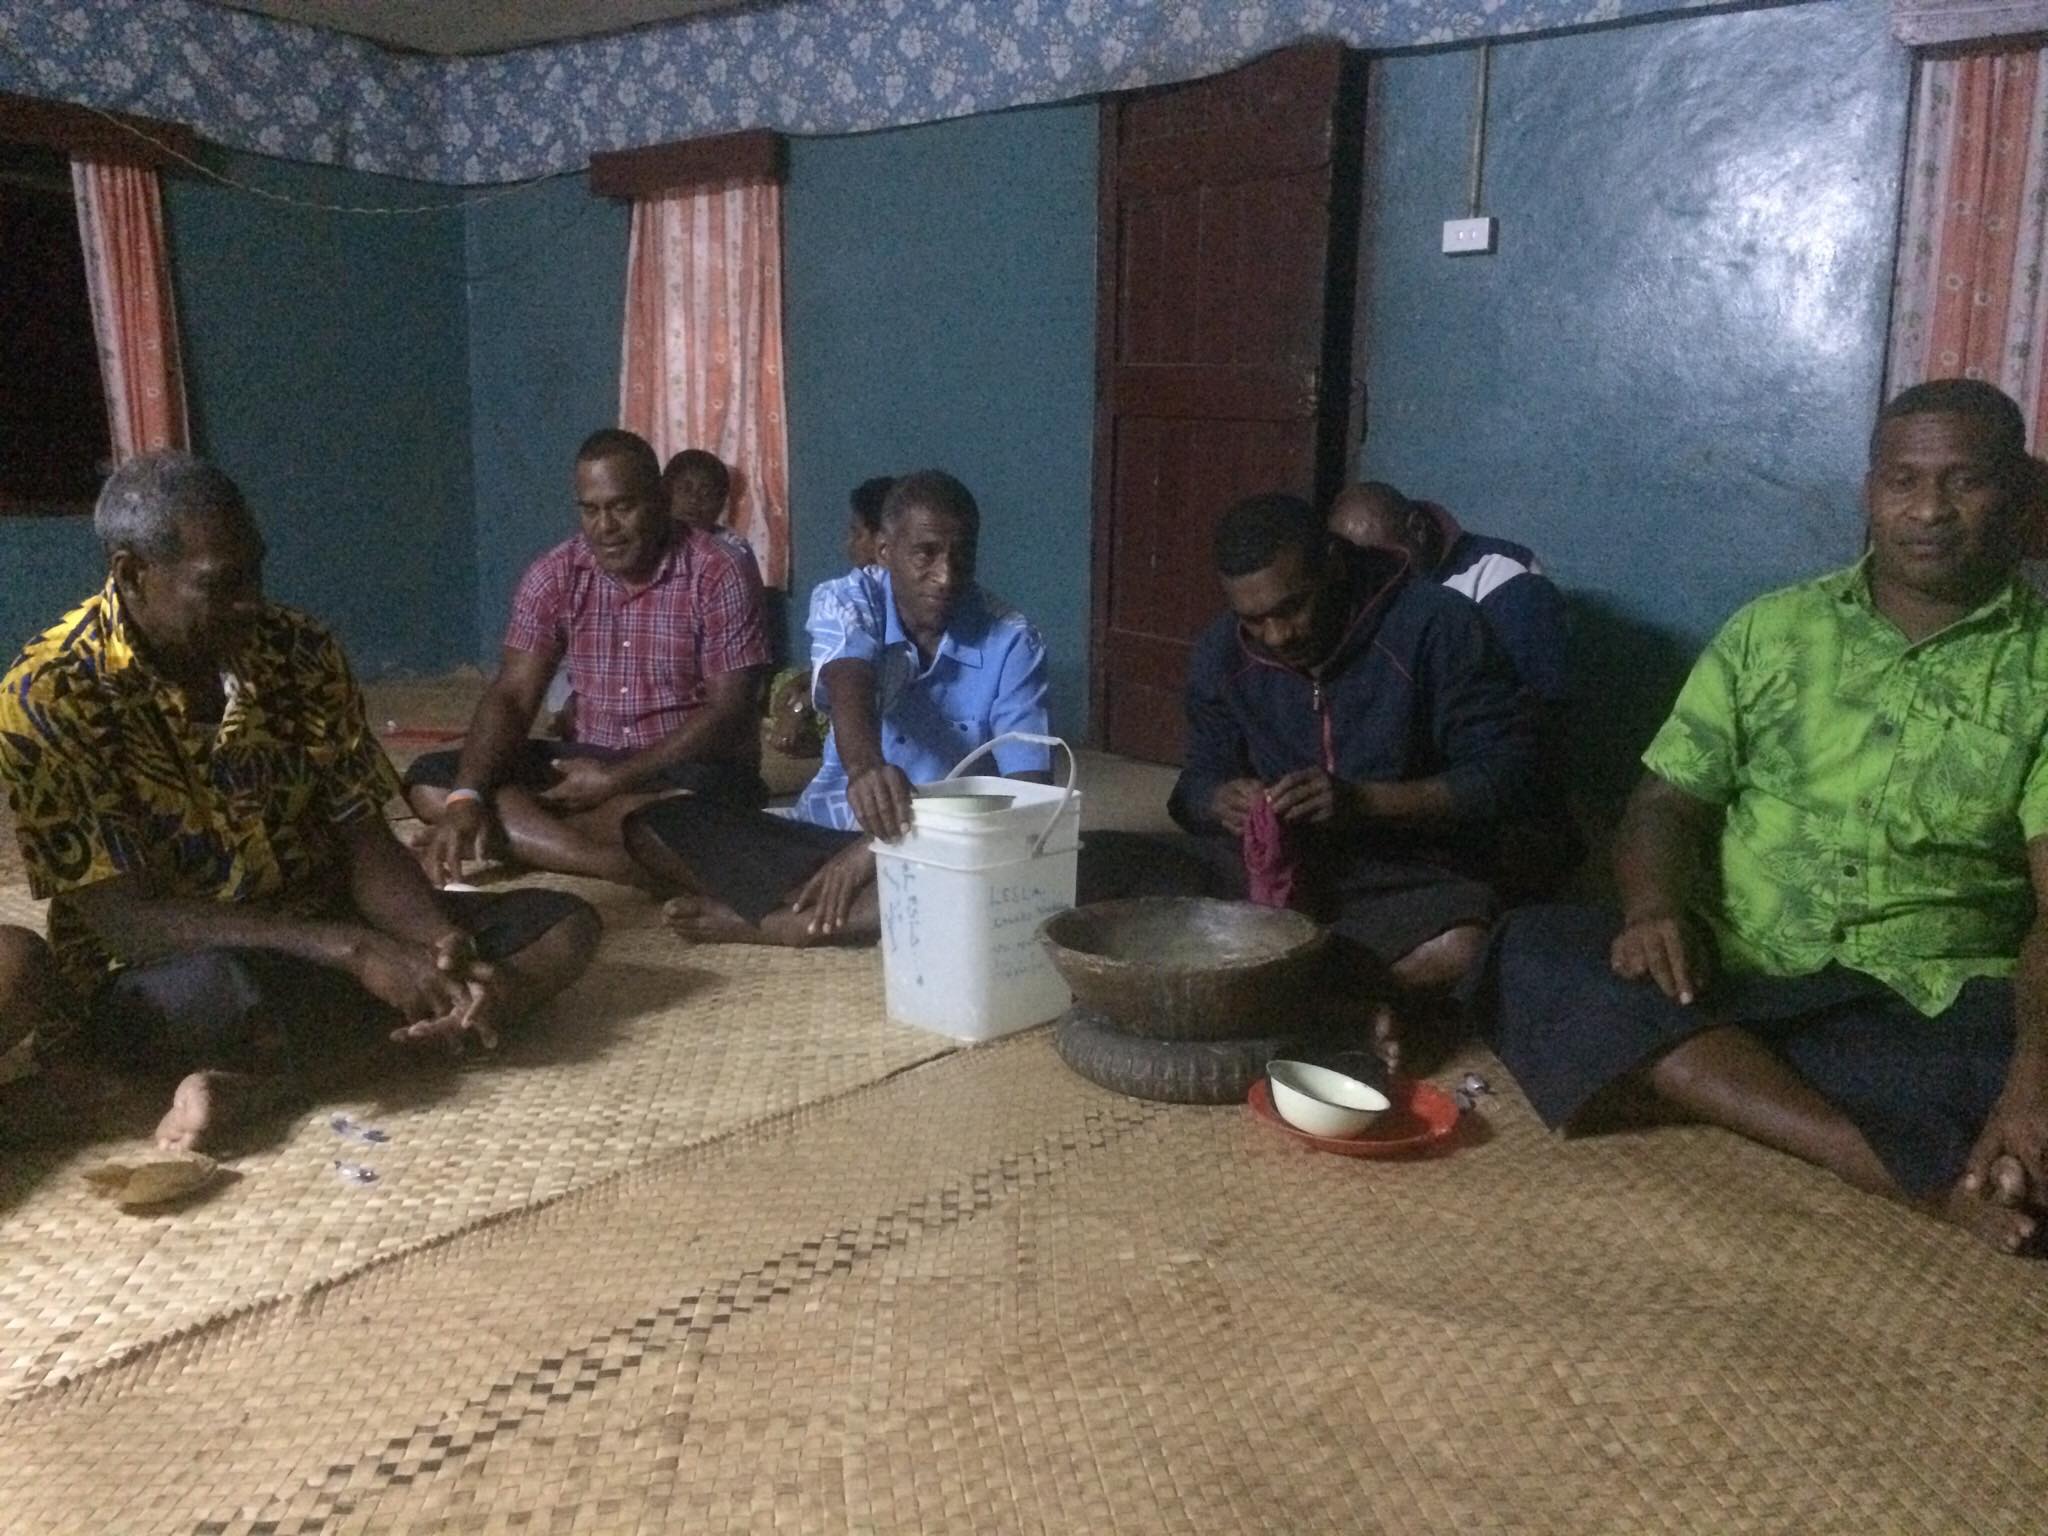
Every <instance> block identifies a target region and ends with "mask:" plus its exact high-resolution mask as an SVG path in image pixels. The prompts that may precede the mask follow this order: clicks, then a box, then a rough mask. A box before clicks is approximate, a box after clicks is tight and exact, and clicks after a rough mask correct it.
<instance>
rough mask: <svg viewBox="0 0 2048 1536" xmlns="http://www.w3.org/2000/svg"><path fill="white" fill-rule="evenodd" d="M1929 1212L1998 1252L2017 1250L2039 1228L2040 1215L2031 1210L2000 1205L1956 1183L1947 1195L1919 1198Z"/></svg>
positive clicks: (2027, 1244) (2031, 1240)
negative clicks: (1923, 1199) (1925, 1198)
mask: <svg viewBox="0 0 2048 1536" xmlns="http://www.w3.org/2000/svg"><path fill="white" fill-rule="evenodd" d="M1922 1205H1923V1207H1924V1209H1926V1210H1927V1212H1928V1213H1929V1214H1930V1215H1933V1216H1935V1217H1937V1218H1939V1219H1940V1220H1942V1221H1945V1222H1947V1223H1948V1224H1949V1225H1950V1226H1954V1227H1961V1228H1962V1229H1963V1230H1964V1231H1965V1232H1967V1233H1969V1234H1970V1235H1971V1236H1972V1237H1974V1238H1976V1239H1977V1241H1979V1242H1980V1243H1984V1244H1986V1245H1988V1246H1989V1247H1992V1248H1996V1249H1997V1250H1998V1251H1999V1252H2000V1253H2018V1252H2020V1251H2021V1250H2022V1249H2024V1248H2026V1247H2028V1246H2029V1245H2030V1244H2031V1243H2032V1242H2033V1240H2034V1237H2035V1235H2036V1234H2037V1233H2038V1232H2039V1231H2040V1228H2041V1222H2040V1218H2038V1217H2037V1216H2035V1215H2034V1214H2033V1213H2032V1212H2030V1211H2024V1210H2019V1209H2017V1208H2015V1207H2013V1206H2010V1205H2002V1204H2000V1203H1999V1202H1998V1201H1996V1200H1993V1199H1990V1198H1988V1197H1986V1196H1985V1195H1982V1194H1977V1193H1973V1192H1972V1191H1969V1190H1966V1189H1964V1188H1963V1187H1962V1185H1960V1184H1958V1185H1957V1186H1956V1187H1955V1188H1954V1189H1952V1190H1950V1191H1949V1192H1948V1193H1947V1194H1946V1195H1934V1196H1930V1197H1929V1198H1928V1199H1927V1200H1925V1201H1924V1202H1922Z"/></svg>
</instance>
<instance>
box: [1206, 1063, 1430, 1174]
mask: <svg viewBox="0 0 2048 1536" xmlns="http://www.w3.org/2000/svg"><path fill="white" fill-rule="evenodd" d="M1387 1097H1388V1098H1390V1099H1392V1100H1393V1107H1392V1108H1391V1109H1389V1110H1388V1111H1387V1112H1386V1113H1385V1114H1384V1115H1382V1116H1380V1118H1379V1119H1378V1120H1376V1121H1375V1122H1373V1124H1372V1125H1371V1126H1369V1127H1368V1128H1367V1129H1366V1130H1365V1132H1364V1133H1363V1134H1361V1135H1358V1136H1342V1137H1337V1136H1311V1135H1310V1134H1309V1133H1308V1132H1307V1131H1299V1130H1296V1129H1295V1128H1294V1127H1293V1126H1291V1125H1289V1124H1288V1123H1287V1122H1286V1121H1285V1120H1282V1119H1281V1118H1280V1115H1279V1112H1278V1111H1276V1110H1275V1109H1274V1108H1273V1095H1272V1092H1271V1091H1270V1090H1269V1089H1268V1088H1267V1086H1266V1080H1265V1078H1263V1077H1261V1078H1260V1079H1259V1080H1258V1081H1257V1082H1255V1083H1253V1084H1252V1091H1251V1095H1250V1097H1249V1098H1247V1099H1246V1101H1245V1103H1246V1106H1247V1107H1248V1108H1249V1109H1250V1110H1251V1112H1252V1118H1253V1119H1255V1120H1263V1121H1264V1122H1265V1123H1266V1124H1268V1125H1270V1126H1272V1127H1273V1128H1274V1129H1275V1130H1277V1131H1279V1132H1280V1133H1281V1134H1282V1135H1285V1136H1291V1137H1293V1138H1294V1139H1295V1140H1296V1141H1298V1142H1300V1143H1301V1144H1302V1145H1303V1146H1308V1147H1314V1148H1315V1149H1316V1150H1317V1151H1319V1152H1335V1153H1336V1154H1337V1155H1338V1156H1340V1157H1413V1156H1417V1155H1420V1154H1424V1153H1428V1152H1433V1151H1436V1150H1437V1149H1439V1148H1441V1147H1443V1146H1445V1145H1447V1144H1448V1143H1449V1141H1450V1139H1451V1137H1452V1136H1453V1135H1455V1134H1456V1133H1457V1129H1458V1106H1457V1105H1456V1104H1454V1103H1452V1102H1451V1096H1450V1095H1449V1094H1447V1093H1445V1092H1444V1091H1443V1089H1441V1088H1439V1087H1437V1085H1436V1084H1435V1083H1428V1082H1422V1081H1420V1080H1416V1079H1411V1078H1405V1077H1396V1078H1393V1079H1392V1080H1390V1081H1389V1083H1388V1084H1387Z"/></svg>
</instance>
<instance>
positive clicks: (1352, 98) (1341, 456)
mask: <svg viewBox="0 0 2048 1536" xmlns="http://www.w3.org/2000/svg"><path fill="white" fill-rule="evenodd" d="M1297 46H1302V47H1327V48H1335V49H1338V50H1339V51H1340V52H1341V53H1342V61H1341V66H1340V70H1339V75H1338V84H1337V96H1336V101H1335V105H1334V111H1335V117H1336V121H1335V123H1334V124H1333V126H1332V131H1331V139H1330V180H1331V190H1330V219H1329V231H1328V235H1327V240H1328V248H1327V250H1326V252H1325V255H1324V272H1325V278H1324V310H1323V347H1322V358H1321V362H1320V364H1319V367H1318V369H1317V375H1316V390H1317V399H1316V468H1315V502H1316V505H1317V506H1321V505H1323V504H1324V503H1326V502H1328V501H1329V500H1330V498H1331V497H1333V496H1335V495H1336V493H1337V491H1338V489H1339V488H1340V487H1341V486H1342V485H1343V484H1344V481H1345V478H1346V476H1347V474H1348V472H1349V466H1350V464H1351V462H1352V460H1353V457H1354V455H1355V454H1356V452H1357V449H1358V447H1359V445H1360V444H1361V443H1362V442H1363V441H1364V438H1365V430H1366V420H1365V409H1364V403H1363V391H1362V389H1358V388H1357V383H1362V380H1363V377H1364V375H1363V364H1364V355H1365V343H1364V329H1363V324H1364V317H1363V316H1362V315H1360V314H1359V313H1358V312H1357V305H1358V294H1359V291H1360V286H1361V284H1360V272H1359V269H1358V268H1359V257H1360V252H1361V251H1362V250H1364V249H1365V248H1366V247H1365V244H1364V229H1363V224H1364V214H1365V137H1366V88H1367V82H1368V78H1369V73H1370V69H1371V63H1372V59H1371V55H1369V54H1367V53H1364V52H1362V51H1361V50H1359V49H1355V48H1347V47H1344V45H1342V44H1341V43H1336V42H1319V43H1308V44H1301V45H1297ZM1238 67H1240V68H1242V67H1243V66H1238ZM1225 73H1228V71H1225ZM1204 78H1210V77H1204ZM1192 83H1193V82H1192V81H1180V82H1177V84H1179V85H1187V84H1192ZM1174 88H1175V87H1174V86H1164V87H1160V86H1155V87H1152V88H1150V89H1151V90H1154V91H1157V90H1172V89H1174ZM1139 94H1148V92H1137V91H1123V92H1116V93H1113V94H1110V95H1106V96H1104V97H1103V98H1102V102H1101V105H1100V106H1099V107H1098V108H1097V109H1096V158H1095V449H1094V464H1093V466H1092V470H1093V472H1092V475H1091V477H1090V478H1091V482H1092V488H1091V500H1092V506H1091V508H1090V512H1089V538H1088V737H1087V739H1088V744H1089V745H1090V746H1092V747H1095V748H1098V749H1101V748H1105V747H1106V746H1107V744H1108V740H1109V725H1108V719H1107V715H1106V712H1105V710H1106V705H1107V700H1108V690H1107V678H1106V670H1107V667H1108V635H1109V597H1110V564H1111V559H1112V556H1113V555H1114V552H1115V548H1116V529H1115V519H1114V518H1113V516H1112V508H1111V506H1110V496H1111V492H1112V490H1113V489H1114V480H1115V464H1116V413H1115V411H1114V410H1113V409H1112V402H1111V398H1110V392H1111V389H1112V387H1113V384H1114V380H1115V377H1116V358H1117V335H1116V328H1117V317H1118V314H1119V313H1120V307H1119V305H1118V303H1117V282H1118V278H1119V275H1120V271H1121V266H1122V263H1121V260H1120V257H1121V252H1120V249H1119V245H1118V235H1119V232H1120V227H1121V226H1120V221H1119V220H1118V217H1117V190H1118V177H1117V170H1118V161H1119V154H1118V147H1117V138H1118V135H1117V111H1118V109H1119V107H1120V106H1121V104H1122V103H1123V102H1124V101H1125V100H1126V99H1127V98H1129V97H1131V96H1134V95H1139ZM1354 375H1355V379H1354ZM1355 380H1356V381H1355ZM1219 609H1220V599H1219Z"/></svg>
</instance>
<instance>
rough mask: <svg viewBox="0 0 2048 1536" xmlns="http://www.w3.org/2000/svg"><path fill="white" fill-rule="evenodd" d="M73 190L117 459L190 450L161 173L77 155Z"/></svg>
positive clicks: (74, 161)
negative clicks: (158, 450)
mask: <svg viewBox="0 0 2048 1536" xmlns="http://www.w3.org/2000/svg"><path fill="white" fill-rule="evenodd" d="M71 185H72V190H73V191H74V193H75V194H76V195H77V200H78V235H79V243H80V244H81V245H82V246H83V247H84V248H85V283H86V290H87V292H88V293H89V294H90V296H91V299H92V327H93V333H94V336H95V338H96V339H97V341H98V343H99V353H100V378H101V380H102V382H103V383H104V384H105V387H106V391H107V421H108V423H109V425H110V426H111V427H112V428H113V438H114V458H115V460H116V462H119V461H120V460H123V459H128V458H132V457H133V456H134V455H136V454H138V453H147V452H149V451H150V450H151V449H155V448H187V447H190V446H191V439H190V433H189V430H188V428H187V425H186V417H185V377H184V369H183V366H182V364H181V363H180V361H179V356H178V315H177V310H176V308H175V307H174V305H173V304H172V302H171V271H170V263H169V261H168V259H167V258H166V256H165V254H164V214H163V197H162V193H161V191H160V190H159V188H158V184H157V173H156V172H155V171H154V170H152V169H150V168H148V167H146V166H140V165H129V164H124V163H120V162H115V161H103V160H92V159H86V158H79V159H74V160H73V161H72V162H71Z"/></svg>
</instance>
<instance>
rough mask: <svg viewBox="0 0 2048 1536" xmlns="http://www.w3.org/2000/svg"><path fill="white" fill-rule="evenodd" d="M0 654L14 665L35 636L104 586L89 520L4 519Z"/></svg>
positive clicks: (0, 545)
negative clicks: (81, 600)
mask: <svg viewBox="0 0 2048 1536" xmlns="http://www.w3.org/2000/svg"><path fill="white" fill-rule="evenodd" d="M0 571H5V572H6V573H7V574H6V577H5V579H4V580H0V653H4V655H5V657H6V660H8V661H12V660H13V659H14V655H15V653H16V652H17V651H19V650H20V649H21V647H22V644H23V642H24V641H26V640H27V639H28V638H29V637H30V636H31V635H34V634H37V633H38V632H40V631H41V630H43V629H45V628H47V627H48V626H50V625H52V624H54V623H56V622H57V620H58V619H59V618H61V617H63V614H64V610H65V609H67V608H69V607H70V606H71V605H72V604H74V603H76V602H77V601H79V599H81V598H83V597H84V596H85V595H86V594H87V593H89V592H91V591H92V589H93V588H94V587H96V586H97V585H99V582H100V578H101V575H102V574H103V573H102V567H101V564H100V551H99V546H98V545H97V544H95V543H94V542H93V537H92V525H91V520H90V519H88V518H84V517H0Z"/></svg>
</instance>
